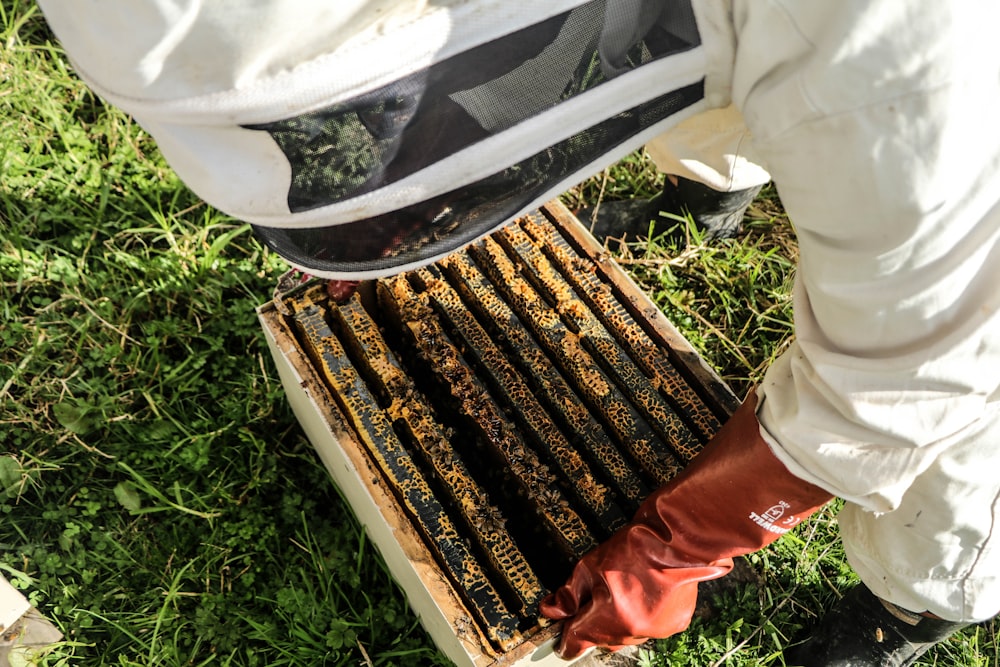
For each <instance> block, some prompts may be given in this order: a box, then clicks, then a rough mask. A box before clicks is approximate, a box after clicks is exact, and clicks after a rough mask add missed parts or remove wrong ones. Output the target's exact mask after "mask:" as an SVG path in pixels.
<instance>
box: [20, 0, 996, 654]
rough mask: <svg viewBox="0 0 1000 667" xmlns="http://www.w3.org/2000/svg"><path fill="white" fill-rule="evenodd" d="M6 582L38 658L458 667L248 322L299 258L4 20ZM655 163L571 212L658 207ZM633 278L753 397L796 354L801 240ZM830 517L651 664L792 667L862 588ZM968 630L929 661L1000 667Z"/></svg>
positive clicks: (764, 561)
mask: <svg viewBox="0 0 1000 667" xmlns="http://www.w3.org/2000/svg"><path fill="white" fill-rule="evenodd" d="M0 32H2V35H0V76H2V78H3V88H2V95H0V164H2V165H3V172H2V180H0V290H2V291H0V309H2V320H0V571H2V574H3V575H4V576H5V577H6V578H7V579H8V580H10V581H11V582H12V583H13V584H14V585H15V586H17V587H18V588H19V589H21V590H23V591H24V593H25V594H26V595H27V596H28V597H29V599H30V601H31V602H32V603H33V604H34V605H36V606H37V607H38V608H39V609H40V610H41V611H42V613H43V614H44V615H46V616H47V617H48V618H49V619H51V620H52V621H53V622H54V623H55V624H56V625H57V626H58V627H59V628H60V630H61V631H62V632H63V633H64V635H65V641H64V642H62V643H60V644H58V645H56V646H55V647H53V648H52V650H50V651H49V652H48V653H47V654H46V655H44V656H43V657H41V658H39V662H40V663H41V664H46V665H88V666H89V665H116V666H118V667H127V666H143V667H160V666H163V667H167V666H170V667H173V666H181V665H185V666H193V665H198V666H207V665H233V666H236V665H259V666H265V665H266V666H281V665H287V666H295V667H300V666H310V667H312V666H316V665H352V666H355V665H404V666H406V665H444V664H448V662H447V660H445V659H444V658H443V657H442V656H441V655H440V654H439V653H438V652H437V650H436V649H435V648H434V646H433V644H432V643H431V642H430V640H429V639H428V637H427V635H426V634H425V633H424V631H423V630H422V628H421V627H420V625H419V623H418V619H417V618H416V617H415V615H414V614H413V613H412V612H411V611H410V609H409V608H408V606H407V604H406V601H405V599H404V598H403V595H402V594H401V592H400V590H399V589H398V587H397V586H396V584H395V583H394V582H393V581H392V579H391V577H390V576H389V575H388V573H387V571H386V569H385V567H384V565H383V563H382V561H381V559H380V558H379V556H378V554H377V553H376V552H375V550H374V549H373V548H372V546H371V545H370V544H369V543H368V542H367V540H366V538H365V534H364V532H363V530H361V529H360V528H359V526H358V524H357V522H356V521H355V519H354V518H353V516H352V515H351V512H350V510H349V508H348V506H347V504H346V503H345V502H344V500H343V499H342V498H341V497H340V496H339V495H338V494H337V491H336V489H335V488H334V486H333V484H332V483H331V482H330V480H329V477H328V476H327V474H326V471H325V470H324V468H323V466H322V465H321V464H320V463H319V461H318V459H317V457H316V456H315V454H314V452H313V450H312V448H311V447H310V445H309V443H308V442H307V441H306V439H305V438H304V436H303V434H302V432H301V430H300V429H299V426H298V424H297V422H296V421H295V419H294V417H293V415H292V414H291V412H290V410H289V408H288V406H287V404H286V402H285V400H284V394H283V391H282V388H281V386H280V383H279V382H278V380H277V379H276V377H277V376H276V372H275V370H274V369H273V366H272V362H271V359H270V357H269V355H268V352H267V348H266V345H265V343H264V340H263V334H262V331H261V328H260V326H259V324H258V323H257V321H256V316H255V312H254V309H255V307H256V306H258V305H259V304H260V303H262V302H263V301H264V300H266V299H267V298H268V296H269V295H270V293H271V290H272V288H273V286H274V285H275V283H276V281H277V278H278V276H279V275H281V274H282V273H283V272H284V271H285V270H286V268H287V267H286V266H285V264H284V263H283V262H282V261H281V260H280V259H278V258H277V257H275V256H274V255H272V254H270V253H269V252H267V251H266V250H265V249H264V248H262V247H261V246H260V245H258V244H257V243H256V241H255V240H254V238H253V237H252V235H251V233H250V231H249V229H248V227H247V226H246V225H244V224H241V223H239V222H237V221H234V220H232V219H230V218H228V217H226V216H224V215H222V214H221V213H219V212H218V211H215V210H213V209H212V208H210V207H208V206H206V205H205V204H204V203H203V202H201V201H199V200H198V199H197V198H195V197H194V196H193V195H191V194H190V193H189V192H188V191H187V190H186V189H185V188H184V187H183V186H182V185H181V184H180V183H179V182H178V180H177V179H176V177H175V176H174V174H173V173H172V172H171V171H170V169H169V168H168V167H167V166H166V164H165V163H164V161H163V159H162V158H161V156H160V155H159V153H158V151H157V149H156V147H155V145H154V144H153V142H152V141H151V140H150V138H149V137H148V136H147V135H146V134H145V133H144V132H143V131H142V129H141V128H139V127H138V126H137V125H136V124H135V123H133V122H132V121H131V120H130V119H129V118H128V117H126V116H125V115H123V114H121V113H120V112H118V111H116V110H114V109H111V108H108V107H107V106H105V105H104V104H103V103H102V102H101V101H100V100H98V99H96V98H95V97H94V95H93V94H92V93H90V92H89V91H88V90H87V89H86V87H84V86H83V85H82V84H81V83H80V82H79V81H78V80H77V79H76V78H75V76H74V75H73V73H72V70H71V67H70V65H69V64H68V63H67V60H66V57H65V56H64V54H63V53H62V52H61V50H60V49H59V48H58V46H57V45H55V43H54V41H53V39H52V37H51V35H50V33H49V32H48V30H47V28H46V26H45V23H44V21H43V20H42V18H41V16H40V14H39V12H38V10H37V9H36V7H35V6H34V5H33V4H32V3H29V2H26V1H24V0H2V2H0ZM659 178H660V177H659V176H658V175H657V174H656V173H655V171H654V170H652V169H651V167H650V166H649V164H648V161H647V160H645V158H644V156H643V155H642V154H641V153H637V154H636V155H633V156H630V157H629V158H628V159H627V160H625V161H623V162H622V163H620V164H619V165H616V166H615V167H614V168H613V169H611V170H609V171H607V172H605V173H603V174H601V175H599V176H597V177H596V178H594V179H591V180H590V181H588V182H587V183H585V184H582V185H581V186H580V187H578V188H576V189H574V190H573V191H572V192H570V193H567V195H566V199H567V201H568V202H569V203H570V204H571V205H575V204H580V203H590V202H594V201H596V200H598V199H601V198H617V197H624V196H632V195H638V196H644V195H648V194H651V193H652V192H654V191H655V190H656V188H657V187H658V183H659V181H658V179H659ZM751 213H752V216H751V217H752V218H753V222H752V223H751V224H750V226H749V230H748V232H747V234H745V235H744V236H743V237H742V238H741V239H739V240H738V241H727V242H724V243H713V244H707V243H702V242H701V241H700V240H699V239H697V238H692V239H691V242H690V243H688V244H687V245H686V246H685V247H683V248H682V247H678V244H672V243H670V242H667V241H666V240H665V239H663V238H659V239H658V238H656V237H654V238H652V239H650V240H648V241H645V242H642V243H639V244H631V245H624V246H620V247H618V248H617V254H618V257H619V260H620V262H621V263H622V264H623V265H624V266H626V267H627V268H628V269H629V271H630V272H631V273H632V274H633V276H634V277H635V279H636V281H637V282H638V283H639V284H640V285H641V286H642V287H643V288H644V289H646V290H647V291H648V292H649V293H650V294H651V296H652V297H653V298H654V299H655V300H656V302H657V303H658V304H659V305H660V306H661V307H662V308H663V309H664V310H665V311H666V312H667V313H668V315H669V317H670V319H671V320H672V321H674V322H675V323H676V324H677V325H678V326H679V327H680V328H681V330H682V331H683V333H684V334H685V335H686V336H687V337H688V338H689V340H691V342H692V343H693V344H694V345H695V346H696V348H697V349H698V350H699V351H700V352H701V353H702V355H703V356H704V357H705V358H706V359H707V360H708V361H709V362H710V363H711V364H713V365H714V366H715V367H716V368H718V369H719V371H720V373H721V374H722V375H723V377H724V378H725V379H726V380H727V381H729V382H730V383H731V385H732V386H733V387H734V389H735V390H736V391H737V392H738V393H743V392H745V391H746V390H747V389H748V388H749V387H750V386H751V385H752V384H754V383H755V382H756V381H758V380H759V379H760V376H761V374H762V372H763V370H764V368H766V366H767V364H768V363H769V361H770V360H771V359H773V358H774V357H775V356H776V355H777V354H779V353H780V351H781V350H782V348H783V346H784V345H786V344H787V340H788V337H789V335H790V331H791V325H790V321H791V314H790V305H789V297H788V294H789V287H790V283H791V274H792V271H793V266H794V259H795V243H794V235H793V233H792V230H791V227H790V225H789V223H788V222H787V220H785V219H784V218H783V216H782V215H781V213H780V205H779V204H778V202H777V201H776V199H775V195H774V193H773V192H770V191H769V192H767V193H765V195H764V196H763V197H761V198H760V199H759V200H758V202H757V203H756V204H755V206H754V208H753V209H752V211H751ZM834 509H835V507H833V508H831V509H830V510H829V511H826V512H824V513H823V514H821V515H820V516H819V517H817V518H816V519H815V520H813V521H811V522H810V523H809V524H808V525H806V526H803V527H801V528H800V529H799V530H798V531H797V532H796V533H795V534H793V535H791V536H788V537H786V538H785V539H783V540H781V541H779V542H778V543H776V544H775V545H774V546H772V547H771V548H769V549H767V550H765V551H763V552H761V553H759V554H755V555H753V556H752V557H751V558H750V559H749V565H750V570H751V571H752V572H753V573H754V580H755V581H753V582H751V583H747V584H744V585H741V586H740V587H737V588H735V589H731V590H729V591H728V592H726V593H723V594H722V597H721V598H720V599H719V600H717V603H716V604H715V605H714V606H713V609H714V612H713V613H711V614H708V615H706V616H704V617H700V618H699V619H697V620H696V621H695V624H694V625H693V626H692V628H691V630H690V631H688V632H686V633H684V634H683V635H681V636H679V637H675V638H672V639H669V640H664V641H659V642H654V643H651V644H649V645H647V647H646V648H644V649H643V650H642V651H640V652H639V654H638V656H637V658H636V660H637V662H638V664H642V665H709V664H727V665H758V664H759V665H768V664H773V665H779V664H781V660H780V657H779V656H780V651H781V647H782V646H783V645H785V644H786V643H787V642H788V641H789V638H790V637H792V636H794V635H795V634H796V633H797V632H798V631H799V630H800V629H801V628H802V627H803V626H804V625H807V624H808V623H810V622H811V621H813V620H814V618H815V616H816V614H817V613H819V610H821V609H822V608H823V607H824V606H825V605H827V604H828V603H830V602H831V601H832V600H833V599H835V598H836V596H837V595H838V594H839V592H840V591H842V590H843V589H844V588H845V586H847V585H848V584H849V583H850V582H851V581H852V578H853V575H852V574H851V572H850V571H849V569H848V568H847V567H846V565H845V564H844V558H843V553H842V552H841V551H840V549H839V547H838V544H837V541H836V530H835V525H834V519H833V516H834V515H833V511H834ZM996 644H997V639H996V633H995V632H994V629H993V626H992V625H991V624H987V625H984V626H981V627H979V628H973V629H971V630H969V631H967V632H965V633H963V634H962V635H961V636H960V637H958V638H957V639H955V640H954V641H952V642H950V643H949V644H948V645H947V646H945V647H942V648H941V649H939V650H937V651H935V652H934V653H933V654H931V655H929V656H928V657H927V658H926V659H925V661H924V662H923V663H922V664H926V665H931V664H934V665H949V666H951V665H954V666H958V665H995V664H996V655H997V650H996Z"/></svg>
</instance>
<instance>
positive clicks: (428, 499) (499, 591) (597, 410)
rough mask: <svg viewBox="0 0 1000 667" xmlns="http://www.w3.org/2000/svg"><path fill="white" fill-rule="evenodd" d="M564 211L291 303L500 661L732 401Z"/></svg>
mask: <svg viewBox="0 0 1000 667" xmlns="http://www.w3.org/2000/svg"><path fill="white" fill-rule="evenodd" d="M557 218H558V216H553V215H552V214H551V213H549V212H548V211H547V209H541V210H539V211H537V212H534V213H532V214H529V215H527V216H525V217H523V218H521V219H519V220H517V221H515V222H514V223H512V224H510V225H508V226H507V227H505V228H504V229H502V230H500V231H498V232H496V233H494V234H493V235H492V236H490V237H488V238H486V239H484V240H482V241H480V242H477V243H474V244H473V245H471V246H469V247H468V248H467V249H465V250H463V251H460V252H458V253H455V254H453V255H451V256H449V257H447V258H445V259H443V260H441V261H440V262H438V263H437V264H435V265H433V266H430V267H428V268H426V269H421V270H417V271H412V272H410V273H406V274H402V275H400V276H396V277H393V278H387V279H382V280H379V281H375V282H374V283H371V284H365V285H363V286H362V287H363V289H361V290H359V292H358V293H357V294H355V295H354V296H352V297H351V298H350V299H349V300H347V301H346V302H344V303H335V302H334V301H333V300H332V299H331V298H330V297H329V296H328V294H327V292H326V290H325V289H324V286H323V285H322V284H321V283H319V282H313V283H310V284H308V285H306V286H304V287H302V288H299V289H294V290H292V291H290V292H288V293H287V294H284V295H282V296H279V297H277V298H278V299H280V304H276V305H277V306H278V308H277V309H278V311H279V312H280V313H281V318H282V321H283V326H285V327H286V328H287V329H288V331H290V332H291V334H292V335H293V336H294V337H295V340H297V341H298V344H299V346H300V347H301V349H302V350H304V352H305V353H306V355H307V356H308V359H309V360H310V362H311V364H312V365H313V367H314V369H315V370H316V372H317V375H318V376H319V377H321V378H322V379H323V384H324V390H325V391H326V392H327V393H328V396H329V399H330V401H331V402H333V403H335V404H336V406H337V407H338V409H339V411H340V413H342V414H343V416H344V417H345V420H346V421H347V422H348V423H349V424H350V426H351V428H352V429H353V431H354V433H355V435H356V436H357V441H358V442H359V443H360V444H361V446H363V447H364V449H365V450H366V452H367V455H368V457H369V459H370V460H371V461H372V462H373V467H374V468H375V469H377V471H378V474H379V475H380V476H381V479H382V480H383V481H384V484H385V485H386V486H387V487H388V488H390V489H391V491H392V494H393V496H394V497H395V498H396V500H397V502H398V503H399V505H400V507H402V508H403V509H404V511H405V513H406V515H407V516H408V517H409V520H410V521H411V522H412V524H413V525H414V527H415V529H416V531H417V533H419V535H420V536H421V537H422V539H423V540H424V542H425V544H426V547H427V550H428V552H429V553H430V554H431V555H432V557H433V558H434V560H435V561H436V562H437V563H438V565H439V566H440V568H441V570H442V572H443V573H444V574H445V576H446V577H447V578H448V579H449V580H450V581H451V582H452V585H453V586H454V588H455V590H456V591H457V593H458V595H459V596H460V597H461V599H462V600H463V603H464V605H465V606H466V607H467V610H468V613H469V616H470V618H471V619H472V621H473V622H474V623H475V624H476V625H477V627H478V630H479V633H480V634H481V636H483V637H486V638H487V639H488V643H489V650H490V651H491V652H492V653H493V654H494V655H495V656H502V655H503V654H505V652H507V651H510V650H512V649H513V648H515V647H517V646H518V645H519V644H520V643H521V642H522V641H523V640H524V637H525V636H530V635H531V634H532V633H534V632H536V631H538V630H539V629H540V628H542V627H544V626H545V625H546V623H547V622H546V621H545V620H544V619H542V618H540V617H539V615H538V603H539V602H540V600H541V599H542V598H543V597H544V596H545V595H546V594H548V592H549V591H551V590H554V589H555V588H556V587H558V586H559V585H560V584H561V583H562V582H563V581H564V580H565V579H566V577H567V576H568V575H569V573H570V571H571V568H572V566H573V563H575V561H576V560H577V559H578V558H580V557H581V556H582V555H583V554H585V553H586V552H587V551H589V550H590V549H592V548H593V547H595V546H596V545H597V544H598V543H600V542H601V541H602V540H603V539H605V538H607V537H608V536H610V535H611V533H613V532H614V530H615V529H617V528H619V527H620V526H622V525H623V524H624V523H625V522H626V521H627V519H628V517H630V516H631V515H632V513H633V512H634V511H635V510H636V508H637V507H638V505H639V503H640V502H641V501H642V499H643V498H645V497H646V496H647V495H648V494H649V493H650V492H651V490H652V489H654V488H656V487H657V486H659V485H661V484H663V483H665V482H667V481H669V480H670V479H671V478H672V477H673V476H674V475H676V474H677V472H678V471H680V470H681V469H683V467H684V465H685V464H686V463H687V462H688V461H689V460H690V459H691V458H692V457H693V456H694V455H695V454H697V452H698V451H699V450H700V449H701V447H702V446H703V445H704V444H705V442H707V440H708V439H709V438H710V437H711V436H712V434H713V433H714V432H715V431H716V430H718V428H719V427H720V425H721V422H722V421H723V420H724V418H725V416H726V415H727V414H728V412H729V411H730V410H731V403H727V401H729V399H730V398H731V397H729V396H722V397H721V399H720V395H719V392H718V390H717V389H706V386H705V383H704V377H703V376H702V375H699V372H700V371H697V370H695V371H693V370H692V365H691V364H690V363H689V362H688V361H687V360H686V359H685V358H684V355H683V354H680V353H678V352H677V351H676V350H674V349H673V348H672V347H671V345H670V344H669V341H667V344H665V343H664V338H663V336H662V335H661V334H662V332H660V333H657V332H658V331H659V329H657V327H655V326H651V325H650V320H651V319H654V318H655V317H656V316H657V315H656V314H653V313H648V312H639V311H638V310H637V307H636V304H637V303H638V300H637V299H636V298H635V296H634V294H631V293H630V292H629V289H628V288H627V286H626V288H623V287H622V284H621V281H620V280H618V279H612V278H610V277H609V274H608V272H607V271H606V270H604V268H602V266H601V264H602V259H601V257H595V256H594V254H593V252H594V251H593V249H589V250H588V249H585V248H581V246H580V243H579V239H578V238H575V237H574V236H573V235H572V234H567V231H566V228H565V226H564V225H562V224H560V223H559V220H558V219H557ZM605 268H606V267H605ZM631 289H633V290H634V286H632V288H631ZM684 354H687V355H689V356H690V354H691V353H690V350H688V351H687V352H685V353H684Z"/></svg>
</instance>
